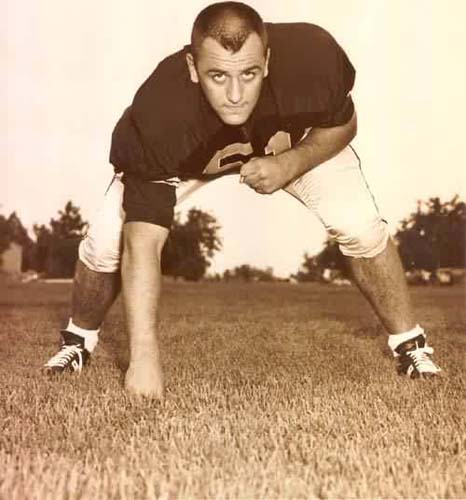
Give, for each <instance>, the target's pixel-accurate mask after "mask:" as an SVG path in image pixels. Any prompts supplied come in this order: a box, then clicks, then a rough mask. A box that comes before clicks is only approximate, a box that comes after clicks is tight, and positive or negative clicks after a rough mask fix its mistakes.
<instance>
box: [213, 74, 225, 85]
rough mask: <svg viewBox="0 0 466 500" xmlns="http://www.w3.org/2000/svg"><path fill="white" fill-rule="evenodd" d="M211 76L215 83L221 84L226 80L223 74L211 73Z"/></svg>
mask: <svg viewBox="0 0 466 500" xmlns="http://www.w3.org/2000/svg"><path fill="white" fill-rule="evenodd" d="M211 76H212V80H213V81H214V82H215V83H223V82H224V81H225V78H226V76H225V73H213V74H212V75H211Z"/></svg>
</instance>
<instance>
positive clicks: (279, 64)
mask: <svg viewBox="0 0 466 500" xmlns="http://www.w3.org/2000/svg"><path fill="white" fill-rule="evenodd" d="M267 32H268V34H269V45H270V49H271V64H272V67H273V69H274V70H276V71H277V72H286V71H293V72H294V73H295V74H296V72H297V73H298V74H299V75H309V76H318V75H326V74H327V75H328V74H331V73H335V72H338V70H339V69H341V62H342V60H344V62H346V61H347V62H348V63H349V60H348V58H347V56H346V54H345V52H344V50H343V49H342V47H341V46H340V45H339V44H338V43H337V41H336V40H335V38H334V37H333V36H332V35H331V34H330V33H329V32H328V31H326V30H325V29H323V28H321V27H320V26H317V25H315V24H308V23H283V24H267ZM349 64H350V63H349Z"/></svg>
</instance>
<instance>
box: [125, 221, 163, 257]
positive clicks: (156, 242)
mask: <svg viewBox="0 0 466 500" xmlns="http://www.w3.org/2000/svg"><path fill="white" fill-rule="evenodd" d="M168 234H169V231H168V229H167V228H165V227H162V226H158V225H155V224H151V223H148V222H127V223H126V224H125V225H124V227H123V245H124V247H123V256H124V258H123V263H124V264H125V263H128V260H130V261H132V262H137V261H140V260H143V261H144V263H147V262H151V263H152V264H158V265H160V260H161V256H162V250H163V246H164V244H165V242H166V240H167V237H168Z"/></svg>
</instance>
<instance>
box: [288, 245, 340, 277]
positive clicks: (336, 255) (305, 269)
mask: <svg viewBox="0 0 466 500" xmlns="http://www.w3.org/2000/svg"><path fill="white" fill-rule="evenodd" d="M325 269H331V270H336V271H339V272H340V275H341V276H342V277H347V276H348V269H347V266H346V262H345V258H344V256H343V254H342V253H341V251H340V249H339V248H338V244H337V243H336V242H335V241H333V240H327V242H326V243H325V246H324V248H323V250H322V251H321V252H319V253H318V254H317V255H314V256H311V255H308V254H307V253H305V254H304V261H303V263H302V264H301V268H300V269H299V271H298V273H297V274H296V276H295V277H296V279H297V280H298V281H321V280H322V274H323V272H324V270H325Z"/></svg>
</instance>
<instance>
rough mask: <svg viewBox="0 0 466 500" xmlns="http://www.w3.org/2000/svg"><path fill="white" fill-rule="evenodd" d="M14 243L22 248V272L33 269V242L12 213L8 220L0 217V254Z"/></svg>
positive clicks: (18, 219) (16, 215)
mask: <svg viewBox="0 0 466 500" xmlns="http://www.w3.org/2000/svg"><path fill="white" fill-rule="evenodd" d="M12 242H15V243H18V244H19V245H21V246H22V247H23V263H22V269H23V271H25V270H27V269H30V268H32V267H34V262H35V260H34V258H35V255H34V242H33V241H32V239H31V238H30V237H29V235H28V232H27V230H26V228H25V227H24V226H23V224H22V222H21V220H20V218H19V217H18V214H17V213H16V212H12V213H11V214H10V216H9V217H8V218H6V217H4V216H3V215H0V254H1V253H2V252H4V251H5V250H6V249H7V248H8V247H9V246H10V243H12Z"/></svg>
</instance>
